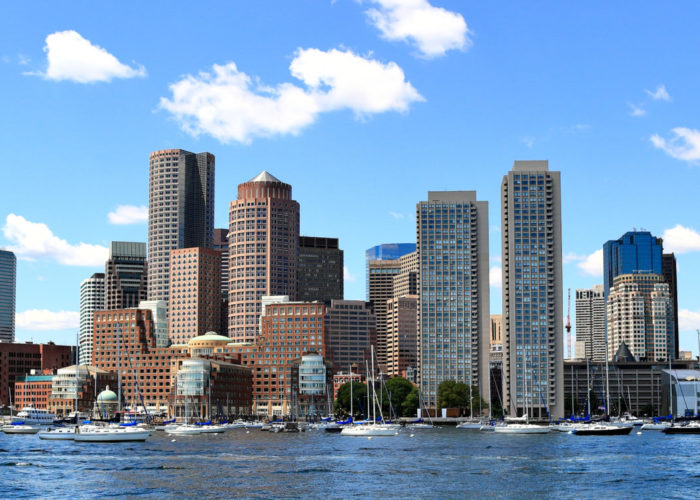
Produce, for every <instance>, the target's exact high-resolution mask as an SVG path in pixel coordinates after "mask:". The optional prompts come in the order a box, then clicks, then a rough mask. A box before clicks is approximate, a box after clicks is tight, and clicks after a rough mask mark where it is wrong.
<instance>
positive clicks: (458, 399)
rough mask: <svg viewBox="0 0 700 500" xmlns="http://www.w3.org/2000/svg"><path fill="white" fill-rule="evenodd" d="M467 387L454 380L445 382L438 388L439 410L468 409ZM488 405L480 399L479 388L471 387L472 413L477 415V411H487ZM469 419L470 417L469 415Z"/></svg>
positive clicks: (468, 392)
mask: <svg viewBox="0 0 700 500" xmlns="http://www.w3.org/2000/svg"><path fill="white" fill-rule="evenodd" d="M469 394H470V391H469V385H468V384H465V383H464V382H456V381H454V380H445V381H444V382H441V383H440V385H439V386H438V394H437V396H438V407H439V408H464V409H468V408H469V407H470V404H469ZM488 407H489V405H488V403H487V402H486V401H485V400H483V399H482V398H481V395H480V394H479V388H478V387H477V386H475V385H474V386H472V388H471V408H472V411H473V412H474V413H478V412H479V409H481V410H487V409H488ZM469 416H470V417H471V416H472V415H469Z"/></svg>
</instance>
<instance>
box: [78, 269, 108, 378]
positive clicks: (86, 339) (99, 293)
mask: <svg viewBox="0 0 700 500" xmlns="http://www.w3.org/2000/svg"><path fill="white" fill-rule="evenodd" d="M104 308H105V275H104V274H103V273H95V274H93V275H92V276H90V277H89V278H87V279H85V280H83V282H82V283H81V284H80V332H79V334H78V344H79V348H78V360H79V361H78V362H79V364H81V365H92V345H93V336H94V331H93V320H94V316H95V311H102V310H104Z"/></svg>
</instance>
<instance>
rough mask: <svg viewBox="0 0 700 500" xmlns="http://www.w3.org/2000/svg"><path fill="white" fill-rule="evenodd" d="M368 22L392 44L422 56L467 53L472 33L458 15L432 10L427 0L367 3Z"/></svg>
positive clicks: (382, 0) (446, 11)
mask: <svg viewBox="0 0 700 500" xmlns="http://www.w3.org/2000/svg"><path fill="white" fill-rule="evenodd" d="M367 3H372V4H374V5H376V8H375V7H372V8H370V9H368V10H367V11H366V14H367V17H368V19H369V21H370V22H371V23H372V24H373V25H374V26H375V27H376V28H377V29H378V30H379V31H380V32H381V36H382V37H383V38H385V39H387V40H391V41H401V42H406V43H410V44H412V45H414V46H415V47H416V48H418V50H419V52H420V55H421V56H423V57H428V58H432V57H439V56H444V55H445V53H446V52H447V51H448V50H466V49H468V48H469V47H471V45H472V41H471V39H470V38H469V35H470V34H471V32H470V31H469V28H468V27H467V23H466V21H465V20H464V17H462V15H461V14H459V13H457V12H451V11H449V10H446V9H443V8H442V7H434V6H433V5H431V4H430V2H428V0H367Z"/></svg>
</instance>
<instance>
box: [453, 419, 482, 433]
mask: <svg viewBox="0 0 700 500" xmlns="http://www.w3.org/2000/svg"><path fill="white" fill-rule="evenodd" d="M483 425H484V424H483V423H482V422H479V421H474V420H467V421H466V422H462V423H460V424H457V429H467V430H472V431H478V430H479V429H481V426H483Z"/></svg>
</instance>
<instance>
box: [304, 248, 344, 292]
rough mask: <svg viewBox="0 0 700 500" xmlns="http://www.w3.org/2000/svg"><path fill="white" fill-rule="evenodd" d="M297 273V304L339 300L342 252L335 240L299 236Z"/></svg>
mask: <svg viewBox="0 0 700 500" xmlns="http://www.w3.org/2000/svg"><path fill="white" fill-rule="evenodd" d="M297 273H298V287H297V290H298V299H299V300H301V301H314V300H319V301H321V302H330V301H331V300H334V299H341V300H342V298H343V251H342V250H341V249H340V248H338V238H319V237H315V236H300V237H299V266H298V269H297Z"/></svg>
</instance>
